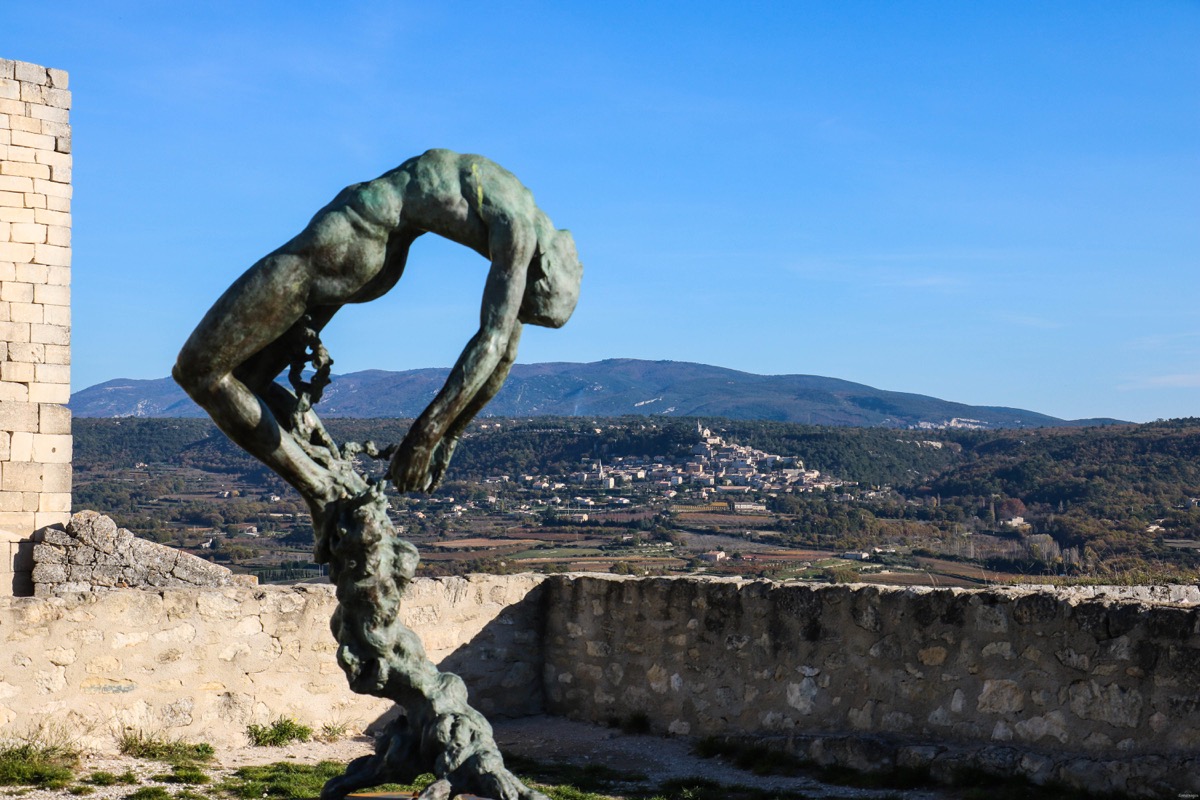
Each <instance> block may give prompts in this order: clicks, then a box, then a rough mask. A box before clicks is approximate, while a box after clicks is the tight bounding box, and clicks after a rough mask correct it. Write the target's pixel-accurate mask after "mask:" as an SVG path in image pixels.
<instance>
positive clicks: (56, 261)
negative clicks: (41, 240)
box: [13, 244, 71, 267]
mask: <svg viewBox="0 0 1200 800" xmlns="http://www.w3.org/2000/svg"><path fill="white" fill-rule="evenodd" d="M34 248H35V254H34V257H33V258H32V259H30V260H31V261H36V262H37V263H39V264H45V265H47V266H50V267H69V266H71V248H69V247H56V246H54V245H52V244H38V245H34ZM13 260H14V261H15V260H16V259H13Z"/></svg>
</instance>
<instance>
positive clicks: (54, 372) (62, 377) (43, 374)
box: [30, 364, 71, 383]
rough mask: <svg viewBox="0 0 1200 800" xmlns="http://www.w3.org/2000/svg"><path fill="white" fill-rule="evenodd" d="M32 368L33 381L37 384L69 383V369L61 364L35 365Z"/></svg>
mask: <svg viewBox="0 0 1200 800" xmlns="http://www.w3.org/2000/svg"><path fill="white" fill-rule="evenodd" d="M30 366H33V367H34V376H35V377H34V380H36V381H37V382H38V383H70V382H71V368H70V367H68V366H64V365H62V364H37V365H30Z"/></svg>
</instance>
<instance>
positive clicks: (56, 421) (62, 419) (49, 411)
mask: <svg viewBox="0 0 1200 800" xmlns="http://www.w3.org/2000/svg"><path fill="white" fill-rule="evenodd" d="M69 377H70V376H69V375H68V378H69ZM2 427H3V425H0V428H2ZM9 430H13V429H12V428H10V429H9ZM38 431H39V432H40V433H67V434H69V433H70V432H71V411H70V409H68V408H66V407H65V406H61V405H57V404H55V403H41V404H40V405H39V406H38Z"/></svg>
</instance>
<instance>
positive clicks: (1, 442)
mask: <svg viewBox="0 0 1200 800" xmlns="http://www.w3.org/2000/svg"><path fill="white" fill-rule="evenodd" d="M10 437H11V434H10V433H9V432H8V431H3V430H0V461H8V455H9V450H8V445H9V439H10Z"/></svg>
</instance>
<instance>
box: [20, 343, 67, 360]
mask: <svg viewBox="0 0 1200 800" xmlns="http://www.w3.org/2000/svg"><path fill="white" fill-rule="evenodd" d="M10 347H11V345H10ZM45 348H46V349H45V351H44V353H45V356H44V360H45V363H47V364H70V363H71V347H70V345H58V344H48V345H45Z"/></svg>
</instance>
